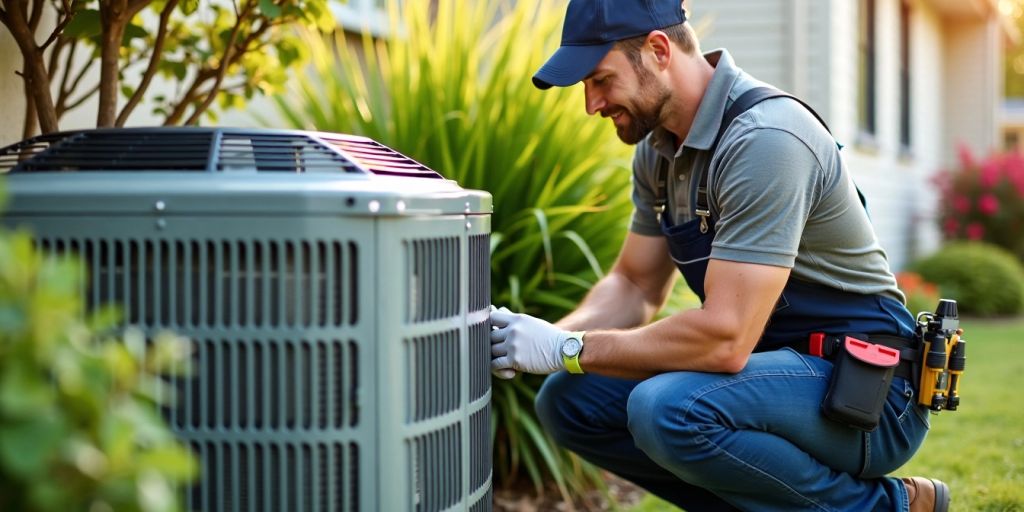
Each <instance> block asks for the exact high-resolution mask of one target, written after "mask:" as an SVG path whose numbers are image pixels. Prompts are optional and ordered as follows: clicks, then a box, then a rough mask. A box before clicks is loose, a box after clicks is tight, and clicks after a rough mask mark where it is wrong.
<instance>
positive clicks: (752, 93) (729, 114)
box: [654, 87, 866, 233]
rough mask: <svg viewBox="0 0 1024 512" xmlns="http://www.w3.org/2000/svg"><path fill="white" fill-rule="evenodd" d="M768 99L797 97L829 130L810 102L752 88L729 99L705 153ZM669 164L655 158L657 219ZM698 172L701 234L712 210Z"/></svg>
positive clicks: (662, 208)
mask: <svg viewBox="0 0 1024 512" xmlns="http://www.w3.org/2000/svg"><path fill="white" fill-rule="evenodd" d="M771 98H791V99H793V100H796V101H797V102H798V103H800V104H801V105H803V107H804V108H806V109H807V111H808V112H810V113H811V114H812V115H814V118H815V119H817V120H818V122H819V123H821V125H822V126H824V127H825V130H826V131H828V132H829V133H832V131H831V130H829V128H828V124H826V123H825V120H824V119H822V118H821V116H819V115H818V113H817V112H815V111H814V109H813V108H811V106H810V105H808V104H807V103H804V101H803V100H801V99H800V98H797V97H796V96H793V95H791V94H788V93H785V92H783V91H780V90H778V89H776V88H774V87H754V88H753V89H750V90H748V91H747V92H744V93H743V94H741V95H740V97H739V98H736V101H734V102H732V105H730V106H729V108H728V109H726V111H725V114H724V115H723V116H722V124H721V125H720V126H719V129H718V134H717V135H716V136H715V141H714V142H713V143H712V144H711V147H710V148H709V149H708V152H709V153H710V154H712V155H713V154H714V152H715V150H716V149H717V148H718V143H719V141H721V139H722V135H724V134H725V131H726V130H727V129H728V128H729V125H730V124H732V122H733V120H735V119H736V118H737V117H739V116H740V115H741V114H743V113H744V112H746V111H747V110H750V109H751V108H752V107H753V106H754V105H757V104H758V103H761V102H762V101H765V100H768V99H771ZM836 145H837V146H839V148H840V149H842V145H840V144H839V143H838V142H837V143H836ZM668 166H669V159H668V158H664V157H660V158H658V163H657V169H656V173H655V190H654V212H655V213H656V214H657V215H658V220H659V221H660V220H661V215H662V214H663V213H664V211H665V204H666V202H667V192H666V186H667V185H666V182H667V180H668ZM698 172H699V173H700V175H699V176H698V177H697V182H698V185H697V200H696V208H695V213H696V214H697V215H698V216H700V218H701V223H700V230H701V233H706V232H707V230H708V218H709V217H710V216H711V209H710V208H709V207H708V173H707V172H705V170H704V169H703V166H701V168H700V169H699V171H698ZM857 195H858V196H859V197H860V201H861V204H866V202H865V199H864V194H862V193H861V191H860V189H859V188H858V189H857Z"/></svg>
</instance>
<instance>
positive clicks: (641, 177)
mask: <svg viewBox="0 0 1024 512" xmlns="http://www.w3.org/2000/svg"><path fill="white" fill-rule="evenodd" d="M657 162H658V153H657V152H656V151H654V149H653V148H651V147H650V146H649V145H648V144H647V142H646V141H645V142H643V143H641V144H640V145H638V146H637V148H636V153H635V154H634V155H633V220H632V222H631V223H630V226H629V230H630V231H632V232H634V233H636V234H638V235H646V236H660V235H661V224H659V222H658V216H657V215H655V213H654V181H655V179H656V178H655V176H654V174H655V168H656V166H657Z"/></svg>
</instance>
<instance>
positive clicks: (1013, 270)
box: [914, 242, 1024, 316]
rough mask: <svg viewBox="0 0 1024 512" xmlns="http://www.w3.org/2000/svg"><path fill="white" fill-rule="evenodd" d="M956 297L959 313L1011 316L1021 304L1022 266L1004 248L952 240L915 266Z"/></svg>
mask: <svg viewBox="0 0 1024 512" xmlns="http://www.w3.org/2000/svg"><path fill="white" fill-rule="evenodd" d="M914 269H915V270H916V271H917V272H918V273H920V274H921V276H922V277H923V278H925V279H927V280H929V281H931V282H934V283H937V284H938V285H939V289H940V290H941V292H942V296H943V297H944V298H947V299H955V300H956V301H957V303H958V305H959V310H960V312H961V313H967V314H974V315H982V316H992V315H1012V314H1016V313H1019V312H1020V311H1021V306H1022V305H1024V269H1022V267H1021V264H1020V262H1019V261H1018V260H1017V259H1016V258H1015V257H1014V255H1013V254H1011V253H1009V252H1008V251H1006V250H1005V249H1003V248H1001V247H998V246H995V245H992V244H987V243H982V242H955V243H952V244H949V245H947V246H945V247H943V248H942V249H941V250H940V251H939V252H937V253H935V254H933V255H932V256H930V257H928V258H925V259H923V260H921V261H919V262H917V263H916V264H915V265H914Z"/></svg>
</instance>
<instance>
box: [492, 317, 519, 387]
mask: <svg viewBox="0 0 1024 512" xmlns="http://www.w3.org/2000/svg"><path fill="white" fill-rule="evenodd" d="M495 311H498V308H496V307H494V304H491V313H494V312H495ZM501 311H504V312H506V313H511V311H509V310H508V308H506V307H505V306H502V307H501ZM497 329H498V326H496V325H494V324H491V332H493V331H495V330H497ZM491 343H492V345H493V343H494V341H491ZM491 357H492V358H493V357H494V355H493V354H492V355H491ZM491 373H492V374H493V375H494V376H495V377H497V378H499V379H504V380H509V379H512V378H514V377H515V376H516V375H519V372H517V371H515V370H513V369H512V368H497V369H492V370H491Z"/></svg>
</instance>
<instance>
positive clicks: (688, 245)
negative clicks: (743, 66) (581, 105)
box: [491, 0, 949, 511]
mask: <svg viewBox="0 0 1024 512" xmlns="http://www.w3.org/2000/svg"><path fill="white" fill-rule="evenodd" d="M533 81H534V84H535V85H537V86H538V87H540V88H542V89H546V88H548V87H551V86H553V85H554V86H570V85H573V84H575V83H578V82H581V81H582V82H583V87H584V89H585V94H586V109H587V112H588V113H589V114H600V115H601V116H602V117H606V118H610V119H611V122H612V123H613V124H614V125H615V128H616V130H617V132H618V135H619V137H620V138H621V139H622V141H623V142H626V143H628V144H637V143H639V145H638V147H637V150H636V155H635V157H634V164H633V167H634V168H633V173H634V176H633V186H634V190H633V201H634V204H635V207H636V208H635V211H634V215H633V219H632V225H631V227H630V232H629V233H628V235H627V237H626V240H625V242H624V245H623V247H622V250H621V254H620V255H619V258H618V260H617V261H616V263H615V265H614V267H613V268H612V269H611V271H610V272H609V273H608V275H607V276H605V277H604V278H603V279H601V280H600V281H599V282H598V283H597V284H596V285H595V286H594V288H593V289H592V290H591V291H590V293H589V294H588V295H587V297H586V298H585V299H584V300H583V302H582V303H581V304H580V306H579V307H578V308H577V309H576V310H575V311H574V312H573V313H571V314H570V315H568V316H567V317H565V318H564V319H562V320H561V321H559V322H558V323H557V324H556V325H552V324H549V323H547V322H545V321H543V320H540V319H537V318H534V317H531V316H528V315H521V314H514V313H511V312H509V311H508V310H507V309H505V308H501V309H495V310H493V311H492V313H491V322H492V326H493V327H492V328H493V331H492V336H491V340H492V356H493V360H492V369H493V371H494V372H495V373H496V374H497V375H498V376H500V377H504V378H510V377H511V376H513V375H514V374H515V372H517V371H522V372H530V373H538V374H548V373H552V374H553V375H551V376H550V377H549V378H548V379H547V380H546V381H545V383H544V386H543V387H542V389H541V391H540V393H539V395H538V397H537V404H536V405H537V410H538V414H539V417H540V419H541V421H542V423H543V425H544V427H545V428H546V429H547V431H548V432H549V433H550V434H551V435H552V436H553V437H554V439H555V440H557V441H558V442H559V443H561V444H563V445H564V446H566V447H568V448H569V449H571V450H573V451H575V452H577V453H579V454H580V455H582V456H583V457H585V458H586V459H588V460H590V461H591V462H593V463H595V464H597V465H599V466H601V467H604V468H606V469H608V470H610V471H612V472H615V473H617V474H619V475H621V476H623V477H625V478H627V479H629V480H632V481H634V482H636V483H637V484H639V485H641V486H643V487H645V488H646V489H648V490H649V491H651V492H653V493H655V494H657V495H659V496H660V497H662V498H664V499H666V500H668V501H670V502H673V503H675V504H677V505H679V506H681V507H684V508H686V509H688V510H719V509H722V510H731V509H733V508H739V509H744V510H787V511H788V510H802V509H813V510H908V509H909V510H914V511H917V510H928V511H932V510H946V508H947V506H948V502H949V490H948V488H947V486H946V485H945V484H943V483H942V482H938V481H936V480H928V479H924V478H907V479H903V480H900V479H897V478H890V477H886V476H885V475H886V474H887V473H889V472H890V471H893V470H895V469H897V468H898V467H900V466H901V465H902V464H903V463H905V462H906V461H907V460H908V459H910V457H911V456H912V455H913V453H914V452H915V450H916V449H917V448H918V446H920V444H921V442H922V441H923V439H924V437H925V434H926V432H927V429H928V418H927V414H926V411H925V409H923V408H922V407H920V406H918V405H917V401H916V398H915V396H914V394H915V386H914V383H913V382H912V381H913V379H911V378H907V377H909V375H910V374H908V373H907V371H903V370H906V368H907V367H908V364H907V363H906V362H901V363H900V364H899V367H898V371H897V372H896V377H894V378H892V381H891V385H890V386H889V388H888V389H886V388H884V387H882V388H881V391H880V392H879V393H878V404H879V407H880V408H881V409H882V410H881V413H880V417H877V419H876V421H877V423H878V424H877V427H875V428H874V429H873V430H871V427H872V426H873V425H867V426H864V427H863V428H864V429H863V430H861V429H859V428H855V427H853V426H850V425H851V424H854V423H851V422H850V421H845V420H836V419H831V418H832V417H834V415H830V416H828V417H827V416H826V415H825V414H823V412H822V411H823V409H822V404H823V401H825V397H826V394H830V393H828V390H829V385H830V378H831V377H832V374H833V368H834V366H833V362H832V361H830V360H827V359H825V358H822V357H816V356H813V355H809V353H808V352H809V346H810V343H809V341H808V340H809V338H812V335H813V333H817V332H820V333H825V334H826V335H827V338H822V337H821V336H820V335H819V337H818V340H819V341H820V340H822V339H828V340H834V339H840V340H843V339H845V340H846V341H845V342H844V341H840V342H839V343H840V344H842V343H847V345H845V346H846V347H848V350H853V349H852V348H849V347H850V346H849V345H848V344H849V343H852V342H851V341H849V339H846V338H842V337H841V338H835V337H834V336H838V335H843V333H864V334H865V335H860V336H859V338H857V337H854V339H860V338H868V337H870V340H871V342H872V343H875V340H876V339H877V340H881V341H878V343H880V345H877V346H888V347H896V348H895V349H894V350H899V349H900V348H901V347H906V345H904V344H903V343H904V342H907V343H909V342H908V341H907V340H909V339H910V338H911V337H912V335H913V328H914V320H913V318H912V317H911V315H910V314H909V313H908V312H907V310H906V308H905V307H904V306H903V301H904V298H903V296H902V294H901V293H900V292H899V291H898V289H897V288H896V282H895V279H894V277H893V275H892V273H891V272H890V270H889V267H888V263H887V261H886V257H885V253H884V252H883V250H882V249H881V247H880V246H879V244H878V241H877V238H876V236H875V234H874V231H873V229H872V227H871V225H870V222H869V219H868V216H867V214H866V212H865V210H864V208H863V206H862V204H861V202H860V200H859V198H858V196H859V193H858V191H857V190H856V187H855V186H854V185H853V182H852V179H851V178H850V175H849V172H848V171H847V170H846V169H845V167H844V165H843V162H842V159H841V157H840V153H839V148H838V147H837V145H836V143H835V141H834V140H833V138H832V137H831V135H830V134H829V132H828V131H827V128H826V127H825V126H823V124H822V123H821V122H819V121H818V120H817V119H816V116H815V114H813V113H812V112H811V111H809V110H808V109H807V108H805V107H804V106H802V105H801V104H800V103H799V102H797V101H794V99H792V98H786V97H774V98H771V99H767V100H764V99H762V100H761V101H760V102H758V103H756V104H753V105H752V106H747V107H744V108H743V109H742V110H743V111H742V112H739V113H736V112H733V113H732V114H731V115H733V116H735V117H734V119H732V120H729V119H725V120H724V121H723V118H726V117H728V116H727V114H726V110H727V109H728V108H729V107H731V106H732V105H733V104H737V102H738V99H739V98H741V97H742V96H743V94H744V93H746V92H748V91H751V90H753V89H758V88H760V87H762V86H763V85H764V84H762V83H760V82H757V81H756V80H754V79H753V78H751V77H750V76H749V75H747V74H745V73H744V72H743V71H741V70H740V69H739V68H737V67H736V66H735V64H734V63H733V60H732V58H731V57H730V56H729V54H728V53H727V52H726V51H724V50H719V51H714V52H710V53H707V54H703V55H702V54H701V53H700V50H699V48H698V43H697V40H696V38H695V36H694V34H693V31H692V29H691V28H690V26H689V25H688V24H687V23H686V17H685V12H684V10H683V8H682V6H681V5H680V0H643V1H641V0H629V1H624V0H618V1H614V2H613V1H612V0H572V1H571V2H570V3H569V6H568V10H567V14H566V19H565V24H564V27H563V34H562V46H561V47H560V48H559V49H558V50H557V51H556V52H555V54H554V55H553V56H552V57H551V58H550V59H549V60H548V61H547V63H546V64H545V65H544V66H543V67H542V68H541V69H540V70H539V71H538V72H537V74H536V75H535V76H534V77H533ZM764 90H765V89H758V91H759V92H761V91H764ZM705 182H706V184H705ZM677 267H678V268H679V270H681V272H682V274H683V275H684V278H685V279H686V281H687V283H688V284H689V285H690V287H691V288H693V290H694V291H695V292H696V293H697V294H698V296H700V297H701V299H702V302H703V305H702V307H701V308H700V309H694V310H688V311H683V312H681V313H678V314H675V315H672V316H670V317H668V318H664V319H662V320H659V321H657V322H653V323H649V322H650V321H651V319H652V318H653V316H654V315H655V313H656V312H657V311H658V309H659V308H660V307H661V306H662V305H663V303H664V302H665V299H666V297H667V296H668V294H669V291H670V289H671V287H672V284H673V281H674V275H675V271H676V268H677ZM870 346H876V345H870ZM819 348H820V347H819ZM880 350H884V349H880ZM897 354H898V352H897ZM894 364H895V363H894ZM563 370H567V371H563ZM835 373H839V372H835ZM855 384H856V383H855ZM855 387H856V386H855ZM865 387H866V386H865ZM837 394H838V392H837ZM830 395H831V394H830ZM829 410H831V409H829ZM866 430H871V431H870V432H868V431H866Z"/></svg>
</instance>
